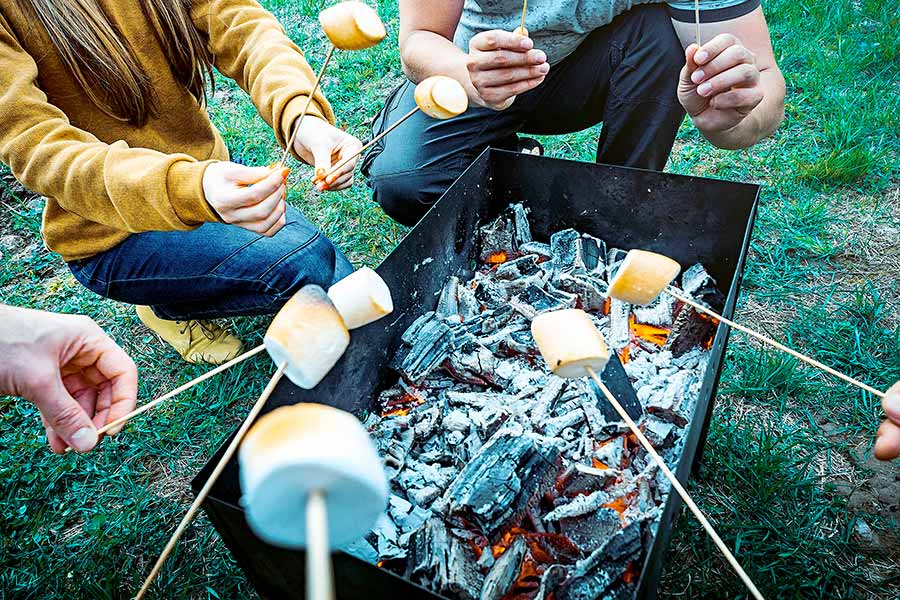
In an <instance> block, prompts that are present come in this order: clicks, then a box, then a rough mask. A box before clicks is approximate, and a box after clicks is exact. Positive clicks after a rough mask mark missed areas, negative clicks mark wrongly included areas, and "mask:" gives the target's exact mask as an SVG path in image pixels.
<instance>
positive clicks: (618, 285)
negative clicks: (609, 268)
mask: <svg viewBox="0 0 900 600" xmlns="http://www.w3.org/2000/svg"><path fill="white" fill-rule="evenodd" d="M679 273H681V265H679V264H678V263H677V262H675V261H674V260H672V259H671V258H669V257H668V256H663V255H662V254H657V253H655V252H647V251H646V250H629V251H628V254H627V255H626V256H625V260H624V261H622V265H621V266H620V267H619V270H618V271H616V274H615V276H614V277H613V279H612V281H611V282H610V284H609V294H610V296H612V297H613V298H616V299H618V300H622V301H624V302H629V303H631V304H637V305H640V306H645V305H647V304H650V303H651V302H653V301H654V300H656V298H657V297H658V296H659V295H660V294H662V293H663V292H664V291H665V289H666V286H668V285H669V284H670V283H672V281H673V280H674V279H675V278H676V277H678V274H679Z"/></svg>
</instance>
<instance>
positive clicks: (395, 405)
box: [381, 393, 425, 417]
mask: <svg viewBox="0 0 900 600" xmlns="http://www.w3.org/2000/svg"><path fill="white" fill-rule="evenodd" d="M424 402H425V398H422V397H420V396H416V395H413V394H410V393H406V394H403V395H402V396H401V397H400V398H398V399H396V400H392V401H390V402H388V403H387V404H385V405H384V406H382V407H381V416H382V417H403V416H406V415H408V414H409V411H410V410H412V409H413V408H415V407H416V406H419V405H420V404H423V403H424Z"/></svg>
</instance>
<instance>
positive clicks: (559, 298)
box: [510, 285, 577, 319]
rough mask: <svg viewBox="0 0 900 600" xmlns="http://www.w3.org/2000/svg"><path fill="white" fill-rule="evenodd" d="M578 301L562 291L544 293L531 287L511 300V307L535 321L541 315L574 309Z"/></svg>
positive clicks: (533, 286) (535, 287)
mask: <svg viewBox="0 0 900 600" xmlns="http://www.w3.org/2000/svg"><path fill="white" fill-rule="evenodd" d="M576 300H577V298H575V296H573V295H572V294H568V293H566V292H563V291H560V290H552V291H551V290H548V291H544V290H542V289H541V288H539V287H537V286H535V285H529V286H528V287H526V288H525V289H524V290H522V292H521V293H519V294H518V295H516V296H515V297H514V298H513V299H512V300H510V305H511V306H512V307H513V308H514V309H516V310H517V311H519V312H520V313H522V314H523V315H525V317H527V318H529V319H533V318H534V317H536V316H537V315H539V314H541V313H545V312H551V311H555V310H563V309H566V308H573V307H574V306H575V301H576Z"/></svg>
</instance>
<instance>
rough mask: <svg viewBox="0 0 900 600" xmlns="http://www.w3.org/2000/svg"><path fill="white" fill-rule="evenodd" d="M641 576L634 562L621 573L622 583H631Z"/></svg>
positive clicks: (639, 569)
mask: <svg viewBox="0 0 900 600" xmlns="http://www.w3.org/2000/svg"><path fill="white" fill-rule="evenodd" d="M640 574H641V568H640V567H639V566H638V564H637V563H636V562H633V563H630V564H629V565H628V568H627V569H626V570H625V572H624V573H622V581H624V582H625V583H631V582H632V581H636V580H637V578H638V576H639V575H640Z"/></svg>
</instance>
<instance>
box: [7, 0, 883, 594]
mask: <svg viewBox="0 0 900 600" xmlns="http://www.w3.org/2000/svg"><path fill="white" fill-rule="evenodd" d="M263 3H264V4H265V5H266V6H267V7H268V8H270V9H271V10H272V11H273V12H274V13H275V14H276V16H278V18H279V19H280V20H281V21H282V22H283V23H284V24H285V26H286V28H287V30H288V33H289V34H290V35H291V36H292V37H293V39H294V40H295V41H296V42H297V43H298V45H300V46H301V47H302V48H304V49H305V50H306V52H307V56H308V59H309V61H310V62H311V64H312V65H313V67H314V68H317V67H318V65H319V64H321V61H322V59H323V57H324V54H325V51H326V49H327V47H326V44H325V41H324V39H323V36H322V35H321V33H320V31H319V28H318V24H317V21H316V18H315V17H316V15H317V14H318V12H319V10H320V9H321V8H322V7H323V5H324V4H325V3H324V2H322V1H315V2H314V1H311V0H267V1H264V2H263ZM379 10H380V12H381V14H382V15H383V17H384V20H385V21H386V24H387V26H388V31H389V37H388V40H386V41H385V43H383V44H382V45H381V46H379V47H377V48H374V49H372V50H369V51H366V52H361V53H337V54H336V55H335V58H334V62H333V64H332V67H331V68H330V69H329V74H328V75H327V76H326V78H325V82H324V88H325V91H326V93H327V95H328V97H329V98H330V100H331V101H332V103H333V105H334V108H335V111H336V113H337V115H338V119H339V121H340V123H341V125H342V126H343V127H345V128H347V129H348V130H349V131H351V132H353V133H355V134H356V135H357V136H359V137H361V138H365V137H367V136H368V134H369V130H368V122H369V121H370V119H371V118H372V117H373V116H374V114H375V112H376V110H377V109H378V108H379V107H380V104H381V99H383V98H384V97H385V95H386V94H387V93H388V92H389V90H390V89H391V88H392V87H393V86H394V85H395V84H396V83H397V82H399V81H400V80H401V78H402V76H401V72H400V64H399V59H398V56H397V52H396V37H397V28H398V21H397V9H396V3H395V2H391V1H388V0H380V1H379ZM765 10H766V14H767V18H768V20H769V23H770V26H771V30H772V35H773V42H774V47H775V51H776V55H777V58H778V60H779V63H780V65H781V67H782V70H783V71H784V73H785V76H786V79H787V83H788V97H787V105H786V120H785V123H784V124H783V126H782V127H781V128H780V130H779V131H778V132H777V133H776V134H775V136H773V137H772V138H771V139H768V140H766V141H764V142H763V143H761V144H759V145H757V146H756V147H754V148H752V149H750V150H747V151H741V152H726V151H721V150H717V149H715V148H712V147H711V146H710V145H709V144H708V143H706V142H705V141H704V140H703V139H702V138H701V136H700V135H699V134H698V133H697V131H696V130H695V129H694V128H693V127H692V126H691V125H690V124H689V123H688V122H686V123H685V124H684V125H683V127H682V128H681V130H680V132H679V137H678V141H677V143H676V148H675V151H674V152H673V155H672V158H671V160H670V164H669V166H668V170H670V171H673V172H676V173H691V174H696V175H704V176H709V177H717V178H728V179H735V180H741V181H756V182H760V183H763V184H764V186H765V187H764V189H763V195H762V205H761V209H760V214H759V219H758V222H757V227H756V229H755V231H754V239H753V243H752V252H751V255H750V258H749V261H748V264H747V269H746V273H745V278H744V294H743V295H742V298H741V304H740V306H739V308H738V312H737V314H738V318H739V320H742V321H745V322H747V323H749V324H753V325H755V326H757V327H758V328H760V329H762V330H764V331H767V332H769V333H770V334H772V335H774V336H775V337H777V338H779V339H786V340H790V343H791V344H792V345H794V346H795V347H797V348H798V349H801V350H804V351H807V352H809V353H811V354H813V355H815V356H816V357H818V358H819V359H821V360H823V361H824V362H826V363H828V364H831V365H833V366H835V367H836V368H838V369H841V370H844V371H846V372H848V373H850V374H852V375H854V376H856V377H859V378H861V379H863V380H864V381H866V382H868V383H871V384H872V385H875V386H877V387H882V388H883V387H886V386H887V385H888V384H890V383H891V382H892V381H895V380H897V379H900V309H898V302H900V242H898V240H900V191H898V188H900V185H898V175H900V172H898V165H900V88H898V84H897V73H898V71H900V64H898V60H900V36H898V35H897V31H898V29H900V17H898V13H897V9H896V3H891V2H888V1H887V0H859V1H853V2H851V1H850V0H835V1H833V2H795V1H793V0H769V1H768V2H766V3H765ZM210 112H211V113H212V115H213V120H214V122H215V123H216V125H217V126H218V127H219V129H220V131H222V133H223V135H224V137H225V139H226V142H227V144H228V145H229V147H230V148H231V149H232V151H233V156H234V159H235V160H238V161H240V162H244V163H246V164H251V165H265V164H269V163H271V162H273V161H274V160H276V159H277V158H278V157H279V154H280V151H279V149H278V148H277V146H276V144H275V142H274V138H273V136H272V134H271V131H270V130H269V129H268V128H267V126H266V125H265V123H264V122H263V121H262V120H261V119H260V118H259V117H258V116H257V115H256V112H255V110H254V108H253V106H252V105H251V104H250V103H249V101H248V100H247V98H246V96H245V95H244V94H243V92H241V91H240V90H239V89H238V88H237V86H236V85H234V84H233V83H232V82H230V81H226V80H220V81H219V82H218V92H217V94H216V96H215V97H214V98H213V99H212V101H211V102H210ZM598 130H599V128H597V127H595V128H592V129H590V130H588V131H584V132H580V133H577V134H573V135H567V136H560V137H555V138H549V137H548V138H542V140H543V141H544V143H545V146H546V147H547V149H548V151H549V153H550V154H551V155H554V156H562V157H566V158H574V159H579V160H593V157H594V153H595V151H596V138H597V132H598ZM307 176H308V170H307V169H305V168H303V167H299V166H295V168H294V172H293V174H292V176H291V177H292V179H291V193H290V197H289V200H290V201H291V202H292V203H293V204H294V205H295V206H297V207H298V208H300V209H301V210H303V211H304V212H305V214H307V216H309V217H310V218H311V219H312V220H313V221H315V222H316V223H317V224H318V225H319V226H320V227H321V228H322V229H323V230H324V231H325V232H326V233H327V234H328V235H329V236H331V237H332V238H333V239H334V240H335V241H336V243H337V244H338V245H339V246H340V247H341V248H342V249H343V250H344V251H345V252H346V253H347V254H348V255H349V256H350V258H351V260H353V261H354V262H355V263H357V264H369V265H374V264H377V263H378V262H379V261H380V260H381V258H382V257H383V256H385V255H386V254H387V252H389V251H390V249H391V248H393V246H394V245H395V244H396V243H397V241H398V240H399V239H400V238H401V237H402V235H403V233H404V231H405V230H404V228H402V227H400V226H398V225H396V224H394V223H392V222H391V221H390V220H389V219H388V218H387V217H385V216H384V214H383V213H382V212H381V210H380V209H379V208H378V207H377V206H375V205H374V203H373V202H372V201H371V199H370V196H369V192H368V189H367V188H366V187H365V186H364V185H362V184H358V185H356V186H355V187H354V188H353V189H351V190H349V191H346V192H343V193H339V194H329V195H320V194H318V193H316V192H315V191H313V190H312V189H311V187H310V186H309V184H308V183H307V179H308V177H307ZM0 213H2V220H0V302H4V303H9V304H15V305H22V306H31V307H37V308H43V309H47V310H55V311H63V312H80V313H85V314H88V315H90V316H91V317H93V318H94V319H96V320H97V321H98V322H99V323H100V324H101V325H102V326H103V327H104V328H105V329H107V331H109V332H110V334H111V335H112V336H113V337H114V338H115V339H116V340H117V341H119V342H120V343H121V344H122V345H123V346H124V347H125V348H126V349H127V350H128V351H129V352H130V353H131V354H132V355H133V356H134V357H135V360H136V362H137V363H138V366H139V368H140V371H141V375H142V378H141V390H140V397H141V398H152V397H155V396H157V395H159V394H160V393H162V392H164V391H167V390H169V389H171V388H173V387H174V386H175V385H177V384H178V383H181V382H185V381H187V380H189V379H191V378H192V377H194V376H197V375H199V374H200V373H202V372H203V370H204V369H203V368H201V367H193V366H189V365H185V364H184V363H183V362H181V361H180V360H179V359H178V357H177V356H176V355H175V354H174V353H173V352H171V351H169V350H167V349H166V348H165V347H163V346H161V345H160V344H159V343H158V341H157V340H156V339H155V338H154V337H153V336H151V335H150V334H149V333H148V332H147V331H146V330H145V329H144V328H142V327H141V326H140V323H139V322H138V321H137V319H136V318H135V317H134V315H133V312H132V311H131V309H130V308H129V307H126V306H123V305H120V304H118V303H115V302H110V301H105V300H100V299H98V298H97V297H96V296H94V295H92V294H91V293H90V292H88V291H86V290H85V289H83V288H82V287H81V286H80V285H78V284H77V283H76V282H75V281H74V279H73V278H72V277H71V275H70V274H69V273H68V271H67V270H66V269H65V267H64V266H63V265H62V263H61V261H60V260H59V258H58V257H56V256H54V255H51V254H50V253H48V252H47V251H46V250H45V249H44V248H43V246H42V245H41V243H40V238H39V229H40V214H39V207H38V206H36V205H35V204H34V203H33V202H32V197H31V196H30V195H29V194H28V193H27V192H24V191H22V190H21V188H19V187H18V186H17V185H16V184H15V183H14V182H13V181H12V180H11V179H10V178H9V177H8V174H7V173H6V172H5V171H0ZM265 324H266V320H265V319H245V320H241V321H238V322H237V323H236V324H235V327H236V330H237V332H238V333H239V334H240V335H241V336H242V338H243V339H244V340H245V341H246V342H247V344H255V343H258V342H259V338H260V332H262V331H263V330H264V328H265ZM271 370H272V369H271V366H270V365H269V364H268V361H267V359H265V358H264V357H261V358H258V359H254V360H251V361H249V362H248V363H246V364H245V365H244V366H242V367H241V368H239V369H235V370H233V371H231V372H229V373H226V374H223V375H222V376H220V377H218V378H216V379H213V380H211V381H210V382H208V383H207V384H205V385H201V386H199V387H197V388H195V389H193V390H191V391H190V392H188V393H186V394H184V395H182V396H181V397H180V398H179V399H178V400H177V401H175V402H173V403H171V404H169V405H167V406H165V407H162V408H160V409H158V410H156V411H155V412H153V413H152V414H150V415H147V416H144V417H141V418H138V419H135V420H134V422H133V423H132V424H130V425H129V426H128V428H126V430H125V431H124V432H123V434H122V435H120V436H119V437H118V438H116V439H114V440H107V441H105V442H104V443H103V446H102V447H101V448H100V449H99V450H98V451H96V452H94V453H92V454H90V455H88V456H63V457H58V456H54V455H52V454H50V453H49V452H48V450H47V448H46V445H45V440H44V438H43V433H42V431H41V428H40V424H39V419H38V415H37V413H36V411H35V410H34V408H33V407H31V406H30V405H29V404H27V403H26V402H24V401H19V400H13V399H10V398H4V399H0V507H2V508H0V597H2V598H7V597H8V598H67V599H71V598H123V597H127V596H128V595H129V594H130V593H133V591H134V590H135V589H136V588H137V586H138V585H139V584H140V581H141V579H142V578H143V576H144V575H145V574H146V573H147V572H148V571H149V569H150V566H151V565H152V563H153V561H154V560H155V559H156V557H157V555H158V553H159V551H160V550H161V548H162V547H163V545H164V544H165V541H166V539H167V538H168V536H169V534H170V533H171V531H172V530H173V529H174V527H175V525H176V524H177V523H178V521H179V520H180V518H181V516H182V514H183V512H184V510H185V508H186V507H187V505H188V503H189V502H190V499H191V497H192V496H191V493H190V491H189V478H190V477H191V476H192V475H193V474H195V473H196V472H197V471H198V470H199V469H200V467H201V466H202V465H203V464H204V463H205V462H206V460H207V459H208V457H209V456H210V455H211V454H212V452H213V451H214V450H215V449H216V448H217V447H218V446H219V444H220V443H221V442H222V440H223V439H224V438H225V437H226V436H227V435H228V433H229V432H231V431H232V430H233V429H234V427H235V426H236V425H237V423H239V422H240V419H241V418H242V417H243V416H244V415H245V414H246V411H247V409H248V407H249V405H250V402H251V401H252V399H254V398H255V397H256V395H257V394H258V393H259V391H260V389H261V387H262V385H263V384H264V382H265V381H266V380H267V378H268V376H269V374H270V372H271ZM878 421H879V409H878V407H877V402H876V401H875V400H874V399H873V398H871V397H869V396H868V395H866V394H863V393H861V392H859V391H858V390H857V389H856V388H853V387H851V386H848V385H845V384H844V383H842V382H840V381H836V380H833V379H831V378H829V377H827V376H825V375H823V374H820V373H818V372H816V371H813V370H810V369H809V368H808V367H807V366H805V365H802V364H797V362H796V361H794V360H791V359H787V358H785V357H784V356H782V355H779V354H774V353H772V352H770V351H768V350H765V349H763V348H760V347H759V345H758V344H757V343H756V342H755V341H753V340H750V339H747V338H746V337H745V336H742V335H740V334H734V335H733V336H732V342H731V344H730V346H729V351H728V355H727V358H726V368H725V371H724V373H723V377H722V382H721V389H720V394H719V397H718V399H717V405H716V410H715V413H714V415H713V420H712V423H711V427H710V434H709V440H708V445H707V447H706V452H705V455H704V460H703V466H702V468H701V470H700V473H699V474H698V475H697V476H695V477H694V478H693V480H692V482H691V486H690V487H691V491H692V493H693V494H694V497H695V498H697V500H698V501H699V503H700V504H701V506H702V508H703V509H704V510H705V511H706V512H708V514H709V515H710V517H711V518H712V520H713V521H714V522H715V523H716V525H717V529H718V530H719V532H720V533H721V534H722V535H723V537H724V539H725V541H726V543H727V544H728V545H729V546H731V547H736V548H737V554H738V558H739V559H740V561H741V562H742V564H744V566H745V567H746V568H747V570H748V572H749V573H750V574H751V576H752V577H753V578H754V579H755V580H756V581H757V583H758V584H759V585H760V587H761V588H762V589H763V591H764V593H766V594H767V597H770V598H882V599H895V598H898V597H900V579H898V573H900V565H898V558H897V557H898V555H900V550H898V548H900V546H898V545H897V542H896V541H895V542H893V544H894V545H887V546H886V547H884V548H882V549H881V550H877V549H875V550H873V549H872V548H870V547H867V546H866V545H864V544H861V543H860V542H859V540H858V539H857V538H856V536H854V535H853V531H854V528H855V526H856V523H857V522H858V521H859V520H860V519H862V520H865V521H866V522H867V523H868V524H869V525H871V526H872V528H873V529H874V530H875V531H876V533H878V534H880V535H881V536H882V539H883V540H884V541H885V543H888V542H889V540H890V539H891V538H890V533H889V532H890V531H891V530H894V531H898V530H900V523H898V522H897V520H896V519H897V517H896V515H897V513H896V508H895V509H894V512H893V513H891V512H890V510H888V509H887V508H886V507H885V506H881V505H879V504H878V503H875V502H860V501H858V500H859V498H858V496H859V494H861V493H870V491H867V490H868V488H867V486H869V485H870V484H871V485H875V484H874V483H873V482H877V481H882V479H878V478H877V477H878V476H879V474H880V475H884V473H885V471H884V470H883V469H882V470H881V471H877V470H876V467H875V466H873V464H872V463H871V462H870V461H868V460H867V458H868V453H869V452H870V447H871V439H872V437H873V434H874V430H875V428H876V427H877V424H878ZM890 468H894V469H896V465H893V466H892V467H888V469H890ZM864 500H865V498H864ZM893 539H894V540H896V537H894V538H893ZM667 563H668V565H670V567H669V568H668V569H667V571H666V574H665V576H664V579H663V582H662V585H661V588H660V590H661V591H660V595H661V597H664V598H700V597H705V598H735V597H746V596H745V592H744V590H743V589H742V587H741V585H740V583H739V582H738V581H737V579H736V578H735V577H734V575H733V574H732V573H731V571H730V569H729V568H728V567H727V565H726V564H725V563H724V561H723V560H722V559H721V558H720V557H719V556H718V554H717V552H716V550H715V548H714V547H713V546H712V545H711V544H710V542H709V540H708V539H707V538H706V537H705V535H704V533H703V531H702V529H701V528H700V527H699V525H698V524H697V523H696V521H695V520H694V519H693V518H692V517H691V516H690V515H689V514H685V515H682V517H681V518H680V520H679V522H678V526H677V529H676V531H675V532H674V533H673V536H672V544H671V550H670V553H669V555H668V556H667ZM155 590H156V592H157V593H158V595H159V597H167V598H243V597H247V596H252V590H251V588H250V586H249V584H248V583H247V581H246V580H245V578H244V576H243V575H242V573H241V571H240V569H239V568H238V567H237V565H236V564H235V563H234V561H233V559H232V557H231V555H230V553H229V552H228V551H227V549H226V548H225V547H224V544H223V543H222V542H221V540H220V538H219V536H218V535H217V534H216V532H215V530H214V529H213V528H212V527H211V525H210V524H209V523H208V521H207V520H206V519H205V517H203V516H201V517H200V518H198V519H197V521H196V522H195V523H194V525H192V526H191V527H190V528H189V529H188V531H187V534H186V536H185V538H184V540H183V542H182V544H181V545H180V546H179V549H178V551H177V553H176V554H175V556H173V557H172V558H171V559H170V560H169V562H168V564H167V566H166V568H165V569H164V570H163V572H162V574H161V577H160V580H159V583H158V585H157V587H156V588H155Z"/></svg>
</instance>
